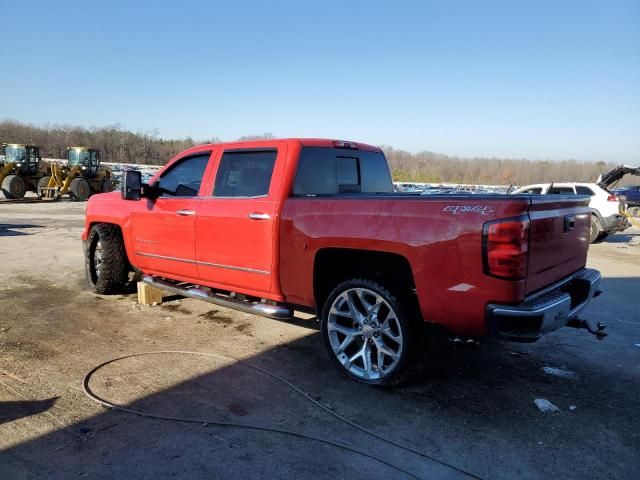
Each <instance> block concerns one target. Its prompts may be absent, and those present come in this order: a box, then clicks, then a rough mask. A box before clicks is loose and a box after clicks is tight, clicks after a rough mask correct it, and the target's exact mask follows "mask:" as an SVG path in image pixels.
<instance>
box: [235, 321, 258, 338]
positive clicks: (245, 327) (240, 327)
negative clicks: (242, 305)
mask: <svg viewBox="0 0 640 480" xmlns="http://www.w3.org/2000/svg"><path fill="white" fill-rule="evenodd" d="M233 328H234V329H235V330H236V331H237V332H240V333H244V334H245V335H249V336H251V337H252V336H253V335H251V333H249V329H250V328H251V325H250V324H249V323H241V324H240V325H236V326H235V327H233Z"/></svg>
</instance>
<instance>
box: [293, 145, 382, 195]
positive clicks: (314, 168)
mask: <svg viewBox="0 0 640 480" xmlns="http://www.w3.org/2000/svg"><path fill="white" fill-rule="evenodd" d="M391 192H393V183H392V181H391V174H390V172H389V166H388V165H387V161H386V159H385V157H384V155H383V154H382V152H379V151H374V152H372V151H368V150H354V149H348V148H328V147H303V148H302V151H301V152H300V159H299V160H298V170H297V172H296V177H295V182H294V186H293V194H294V195H296V196H316V195H337V194H340V193H369V194H370V193H391Z"/></svg>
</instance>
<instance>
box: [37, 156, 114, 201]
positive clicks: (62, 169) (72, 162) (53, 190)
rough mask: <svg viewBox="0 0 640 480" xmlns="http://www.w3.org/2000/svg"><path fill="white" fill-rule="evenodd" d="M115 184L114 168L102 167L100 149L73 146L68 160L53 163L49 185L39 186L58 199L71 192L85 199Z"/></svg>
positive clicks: (43, 192)
mask: <svg viewBox="0 0 640 480" xmlns="http://www.w3.org/2000/svg"><path fill="white" fill-rule="evenodd" d="M43 182H44V181H43ZM115 187H116V181H115V179H114V178H113V173H112V171H111V169H109V168H100V151H99V150H96V149H93V148H86V147H69V148H67V163H66V164H59V163H53V164H51V174H50V176H48V177H47V178H46V185H42V186H41V187H40V188H39V189H38V194H39V195H40V196H41V197H43V198H56V199H57V198H60V197H62V196H63V195H66V194H67V193H68V194H69V197H70V198H71V200H75V201H78V202H83V201H85V200H87V199H88V198H89V197H90V196H91V195H93V194H94V193H106V192H111V191H113V190H114V189H115Z"/></svg>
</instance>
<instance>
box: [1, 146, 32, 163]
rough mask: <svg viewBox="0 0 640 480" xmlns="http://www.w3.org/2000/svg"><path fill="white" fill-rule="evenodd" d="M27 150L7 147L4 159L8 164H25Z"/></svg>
mask: <svg viewBox="0 0 640 480" xmlns="http://www.w3.org/2000/svg"><path fill="white" fill-rule="evenodd" d="M26 153H27V151H26V149H25V148H24V147H20V146H13V145H7V146H6V147H5V152H4V158H5V161H6V162H7V163H8V162H16V163H24V161H25V159H26Z"/></svg>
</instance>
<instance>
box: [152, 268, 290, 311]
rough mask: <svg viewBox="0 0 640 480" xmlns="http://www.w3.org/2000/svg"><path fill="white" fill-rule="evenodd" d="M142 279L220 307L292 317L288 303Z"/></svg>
mask: <svg viewBox="0 0 640 480" xmlns="http://www.w3.org/2000/svg"><path fill="white" fill-rule="evenodd" d="M142 281H143V282H144V283H147V284H149V285H151V286H153V287H156V288H159V289H160V290H166V291H168V292H171V293H175V294H177V295H182V296H183V297H189V298H197V299H198V300H204V301H207V302H211V303H215V304H216V305H220V306H221V307H226V308H233V309H234V310H240V311H243V312H247V313H253V314H254V315H261V316H263V317H268V318H275V319H276V320H287V319H291V318H293V309H292V308H291V307H289V306H288V305H282V304H280V305H271V304H269V303H261V302H251V301H248V300H240V299H239V298H233V297H228V296H226V295H222V294H219V293H213V292H210V291H208V290H205V289H204V288H200V287H198V286H194V285H189V284H175V283H171V282H168V281H166V280H162V279H160V278H157V277H152V276H150V275H145V276H143V277H142Z"/></svg>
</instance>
